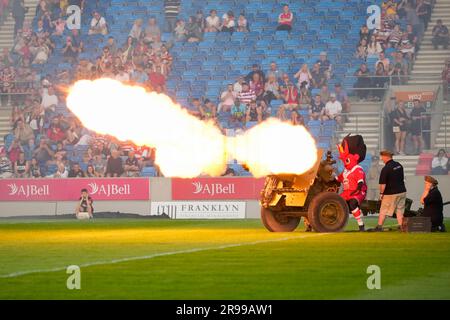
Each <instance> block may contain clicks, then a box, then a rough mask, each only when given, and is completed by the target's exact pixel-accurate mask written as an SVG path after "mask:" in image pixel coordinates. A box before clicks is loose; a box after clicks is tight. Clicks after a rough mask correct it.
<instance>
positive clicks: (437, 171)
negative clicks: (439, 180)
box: [431, 149, 449, 175]
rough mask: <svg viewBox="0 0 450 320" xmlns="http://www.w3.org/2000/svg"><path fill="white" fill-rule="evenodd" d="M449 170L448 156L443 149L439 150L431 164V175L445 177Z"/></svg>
mask: <svg viewBox="0 0 450 320" xmlns="http://www.w3.org/2000/svg"><path fill="white" fill-rule="evenodd" d="M448 169H449V162H448V156H447V153H446V152H445V150H444V149H441V150H439V152H438V154H437V155H436V156H435V157H434V158H433V161H432V163H431V174H434V175H447V174H448Z"/></svg>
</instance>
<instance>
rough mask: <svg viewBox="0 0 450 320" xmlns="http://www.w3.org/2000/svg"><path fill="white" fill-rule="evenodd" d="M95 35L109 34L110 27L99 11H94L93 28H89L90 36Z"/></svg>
mask: <svg viewBox="0 0 450 320" xmlns="http://www.w3.org/2000/svg"><path fill="white" fill-rule="evenodd" d="M93 34H102V35H107V34H108V26H107V24H106V20H105V18H103V17H102V16H101V15H100V13H98V11H94V13H93V18H92V20H91V27H90V28H89V35H93Z"/></svg>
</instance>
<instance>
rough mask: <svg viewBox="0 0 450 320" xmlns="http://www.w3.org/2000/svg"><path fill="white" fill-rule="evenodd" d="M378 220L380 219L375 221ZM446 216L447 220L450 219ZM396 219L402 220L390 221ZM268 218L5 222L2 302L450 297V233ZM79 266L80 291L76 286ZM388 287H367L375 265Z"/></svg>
mask: <svg viewBox="0 0 450 320" xmlns="http://www.w3.org/2000/svg"><path fill="white" fill-rule="evenodd" d="M366 221H367V224H369V225H370V226H374V225H375V224H376V220H375V219H373V218H372V219H366ZM448 222H449V221H448V220H447V225H448ZM390 223H394V221H392V220H391V221H390ZM301 229H302V228H299V230H298V231H296V232H293V233H270V232H267V231H266V230H265V229H264V228H263V226H262V225H261V223H260V221H258V220H246V221H170V220H138V219H137V220H124V219H118V220H107V219H98V220H93V221H75V220H74V221H71V220H67V221H56V220H55V221H51V220H49V221H36V220H25V221H19V220H1V221H0V299H413V298H419V299H449V298H450V234H449V233H434V234H404V233H400V232H396V231H395V232H394V231H392V232H383V233H358V232H351V231H354V230H356V229H357V227H356V224H355V223H354V221H353V220H351V222H350V224H349V226H348V228H347V230H348V231H347V232H344V233H339V234H315V233H304V232H302V230H301ZM69 265H78V266H80V270H81V289H80V290H68V289H67V287H66V281H67V278H68V277H69V275H68V274H67V273H66V268H67V266H69ZM370 265H377V266H379V267H380V268H381V289H380V290H369V289H368V288H367V278H368V277H369V276H370V275H369V274H367V267H368V266H370Z"/></svg>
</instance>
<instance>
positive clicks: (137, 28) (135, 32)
mask: <svg viewBox="0 0 450 320" xmlns="http://www.w3.org/2000/svg"><path fill="white" fill-rule="evenodd" d="M141 35H142V19H137V20H136V21H135V22H134V24H133V27H132V28H131V31H130V34H129V35H128V36H129V37H132V38H133V39H134V40H135V41H137V40H139V39H140V38H141Z"/></svg>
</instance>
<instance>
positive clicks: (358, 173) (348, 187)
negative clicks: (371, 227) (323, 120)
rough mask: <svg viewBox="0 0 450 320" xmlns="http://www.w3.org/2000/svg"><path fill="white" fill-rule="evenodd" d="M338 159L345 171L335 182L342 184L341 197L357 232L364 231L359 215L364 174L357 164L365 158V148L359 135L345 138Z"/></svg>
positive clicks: (362, 195) (365, 188) (363, 187)
mask: <svg viewBox="0 0 450 320" xmlns="http://www.w3.org/2000/svg"><path fill="white" fill-rule="evenodd" d="M337 147H338V150H339V159H341V160H342V162H343V163H344V167H345V170H344V172H342V173H341V174H340V175H339V176H338V177H337V180H338V181H339V182H340V183H341V184H343V188H344V190H343V192H342V193H341V197H342V198H344V200H345V201H347V204H348V207H349V209H350V211H351V213H352V214H353V217H354V218H355V219H356V221H357V222H358V226H359V230H360V231H364V222H363V220H362V215H361V209H360V206H361V203H362V202H363V200H364V199H365V198H366V193H367V184H366V174H365V173H364V170H363V169H362V168H361V167H360V166H359V164H360V163H361V162H362V161H364V159H365V158H366V151H367V147H366V145H365V143H364V139H363V137H362V136H360V135H355V136H350V135H348V136H346V137H345V138H344V139H343V140H342V143H341V144H340V145H338V146H337Z"/></svg>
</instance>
